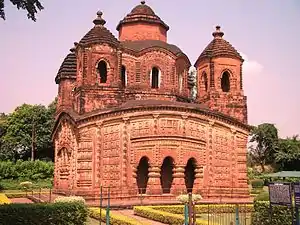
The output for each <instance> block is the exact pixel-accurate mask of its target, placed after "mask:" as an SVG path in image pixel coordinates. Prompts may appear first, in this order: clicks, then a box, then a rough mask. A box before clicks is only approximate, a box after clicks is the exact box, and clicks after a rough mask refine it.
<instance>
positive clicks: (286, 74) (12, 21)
mask: <svg viewBox="0 0 300 225" xmlns="http://www.w3.org/2000/svg"><path fill="white" fill-rule="evenodd" d="M42 2H44V6H45V10H44V11H43V12H41V13H39V15H38V21H37V22H36V23H34V22H31V21H30V20H27V19H26V14H25V13H23V12H18V11H17V10H16V9H14V8H12V7H11V5H10V3H9V1H8V0H7V1H6V4H7V7H6V13H7V15H6V16H7V20H6V21H1V20H0V32H1V35H0V40H1V41H0V49H1V54H0V66H1V88H0V103H1V104H0V112H6V113H9V112H11V111H12V110H14V108H15V107H17V106H18V105H20V104H22V103H25V102H26V103H30V104H38V103H42V104H48V103H50V102H51V101H52V100H53V99H54V97H55V96H56V94H57V86H56V84H55V82H54V77H55V76H56V73H57V70H58V68H59V66H60V64H61V62H62V60H63V58H64V57H65V55H66V54H68V51H69V49H70V48H71V47H72V46H73V42H74V41H79V40H80V38H81V37H83V36H84V34H85V33H87V32H88V31H89V29H90V28H91V27H92V26H93V23H92V20H93V19H94V18H95V15H96V12H97V11H98V10H99V9H100V10H102V11H103V12H104V18H105V20H106V21H107V24H106V27H107V28H108V29H110V30H111V31H112V32H113V33H114V34H115V35H116V36H117V31H116V25H117V24H118V22H119V20H121V19H122V18H123V17H124V16H125V15H126V14H127V13H129V12H130V10H131V9H132V8H133V7H134V6H135V5H137V4H139V1H137V0H126V1H120V0H107V1H106V0H101V1H99V0H89V1H82V0H64V1H63V3H62V1H59V0H51V1H45V0H44V1H42ZM146 3H147V4H148V5H150V6H151V7H152V8H153V9H154V11H155V12H156V14H158V15H159V16H160V17H161V18H162V19H163V20H164V21H165V22H166V23H167V24H168V25H169V26H170V31H169V33H168V42H169V43H172V44H176V45H177V46H179V47H180V48H181V49H182V50H183V51H184V52H185V53H186V54H187V55H188V56H189V58H190V60H191V62H192V63H194V62H195V60H196V59H197V57H198V56H199V54H200V53H201V52H202V50H203V49H204V48H205V47H206V45H207V44H208V43H209V42H210V41H211V39H212V36H211V33H212V32H213V30H214V27H215V25H220V26H221V29H222V30H223V31H224V32H225V36H224V38H225V39H226V40H228V41H229V42H230V43H231V44H232V45H233V46H234V47H235V48H236V49H237V50H238V51H239V52H240V53H241V54H242V55H243V56H244V58H245V64H244V89H245V94H246V95H247V96H248V109H249V122H250V124H253V125H257V124H259V123H263V122H271V123H275V124H276V126H277V127H278V129H279V133H280V135H281V136H291V135H293V134H300V129H299V128H300V117H299V115H300V104H299V98H300V87H299V84H300V60H299V57H298V54H299V52H300V44H299V41H298V39H299V36H300V29H298V27H299V22H300V1H298V0H290V1H282V0H264V1H260V0H253V1H240V0H231V1H224V0H218V1H217V0H214V1H213V0H212V1H199V0H186V1H177V0H174V1H161V0H149V1H146ZM204 3H205V4H204Z"/></svg>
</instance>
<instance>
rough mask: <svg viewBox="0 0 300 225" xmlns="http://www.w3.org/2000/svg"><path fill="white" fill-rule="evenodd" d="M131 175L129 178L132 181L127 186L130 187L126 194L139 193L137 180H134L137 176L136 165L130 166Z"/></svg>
mask: <svg viewBox="0 0 300 225" xmlns="http://www.w3.org/2000/svg"><path fill="white" fill-rule="evenodd" d="M132 177H133V179H131V182H132V183H131V185H130V186H129V187H132V188H129V190H128V194H137V193H139V190H138V186H137V182H136V178H137V167H136V166H132Z"/></svg>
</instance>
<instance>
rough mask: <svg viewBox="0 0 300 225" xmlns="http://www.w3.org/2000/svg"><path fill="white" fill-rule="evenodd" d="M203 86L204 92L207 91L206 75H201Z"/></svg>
mask: <svg viewBox="0 0 300 225" xmlns="http://www.w3.org/2000/svg"><path fill="white" fill-rule="evenodd" d="M203 84H204V90H205V91H207V89H208V81H207V75H206V73H204V74H203Z"/></svg>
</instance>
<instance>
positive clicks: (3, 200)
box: [0, 193, 11, 205]
mask: <svg viewBox="0 0 300 225" xmlns="http://www.w3.org/2000/svg"><path fill="white" fill-rule="evenodd" d="M10 203H11V202H10V200H9V199H8V198H7V196H6V195H5V194H1V193H0V205H3V204H10Z"/></svg>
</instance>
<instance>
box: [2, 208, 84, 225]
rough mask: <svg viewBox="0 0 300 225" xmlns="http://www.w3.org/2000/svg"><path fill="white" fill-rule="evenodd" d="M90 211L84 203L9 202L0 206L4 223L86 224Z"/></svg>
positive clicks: (19, 224)
mask: <svg viewBox="0 0 300 225" xmlns="http://www.w3.org/2000/svg"><path fill="white" fill-rule="evenodd" d="M87 215H88V211H87V208H86V207H85V206H84V205H83V204H78V203H54V204H44V203H38V204H9V205H2V206H0V221H1V222H2V224H14V225H23V224H26V225H36V224H47V225H84V224H85V222H86V220H87Z"/></svg>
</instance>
